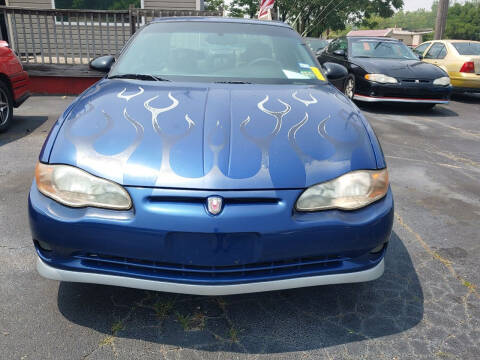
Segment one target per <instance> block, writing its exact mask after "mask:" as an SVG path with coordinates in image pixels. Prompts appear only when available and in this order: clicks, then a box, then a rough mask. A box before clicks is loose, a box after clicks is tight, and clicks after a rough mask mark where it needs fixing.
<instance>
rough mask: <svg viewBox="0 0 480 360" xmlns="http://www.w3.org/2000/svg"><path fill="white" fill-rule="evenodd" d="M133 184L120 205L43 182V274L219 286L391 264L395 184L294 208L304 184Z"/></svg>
mask: <svg viewBox="0 0 480 360" xmlns="http://www.w3.org/2000/svg"><path fill="white" fill-rule="evenodd" d="M127 189H128V191H129V193H130V195H131V197H132V200H133V202H134V204H136V207H135V209H133V210H131V211H126V212H116V211H108V210H102V209H93V208H86V209H72V208H68V207H65V206H62V205H60V204H58V203H56V202H55V201H53V200H51V199H49V198H47V197H45V196H43V195H42V194H40V193H39V192H38V190H37V188H36V185H35V183H34V184H33V186H32V188H31V192H30V197H29V213H30V225H31V229H32V235H33V239H34V242H35V245H36V249H37V254H38V256H39V258H40V259H41V260H39V263H38V269H39V272H40V274H42V275H43V276H45V277H47V278H52V279H56V280H65V281H80V282H93V283H100V284H110V285H119V286H127V287H135V288H142V289H152V290H160V291H167V292H180V293H189V294H203V295H219V294H233V293H241V292H256V291H268V290H278V289H285V288H290V287H302V286H313V285H322V284H332V283H345V282H358V281H368V280H373V279H375V278H377V277H379V276H380V275H381V273H382V272H383V262H382V260H383V256H384V253H385V250H386V243H387V242H388V239H389V237H390V233H391V229H392V223H393V197H392V194H391V192H390V191H389V192H388V194H387V196H386V197H385V198H383V199H381V200H379V201H378V202H376V203H374V204H372V205H370V206H368V207H366V208H364V209H360V210H356V211H351V212H345V211H336V210H332V211H324V212H319V213H295V212H294V211H293V210H292V209H293V204H294V203H295V201H296V199H297V198H298V196H299V194H300V193H301V190H280V191H225V192H215V194H212V193H211V192H209V191H187V190H160V189H146V188H131V187H130V188H127ZM210 195H220V196H222V197H223V198H224V199H225V207H224V209H223V211H222V212H221V213H220V214H219V215H217V216H211V215H208V214H207V212H206V211H205V206H204V199H205V198H206V197H207V196H210ZM179 199H182V200H179ZM198 199H201V200H200V201H197V200H198ZM241 199H248V200H249V201H245V202H243V203H242V201H241ZM252 199H255V201H252ZM257 200H258V201H257ZM266 200H268V201H266ZM47 247H48V249H47ZM374 249H375V250H374ZM372 250H374V252H373V253H372Z"/></svg>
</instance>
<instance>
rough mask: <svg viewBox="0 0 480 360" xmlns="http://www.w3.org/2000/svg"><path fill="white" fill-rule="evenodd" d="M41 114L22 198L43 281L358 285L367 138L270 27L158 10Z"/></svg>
mask: <svg viewBox="0 0 480 360" xmlns="http://www.w3.org/2000/svg"><path fill="white" fill-rule="evenodd" d="M91 66H92V67H93V68H95V69H97V70H102V71H105V72H108V75H107V76H106V77H105V78H103V79H102V80H101V81H99V82H98V83H97V84H95V85H94V86H92V87H91V88H89V89H88V90H86V91H85V92H84V93H83V94H82V95H80V96H79V97H78V98H77V99H76V100H75V101H74V102H73V103H72V104H71V105H70V106H69V107H68V108H67V109H66V111H65V112H64V114H63V115H62V116H61V117H60V118H59V119H58V121H57V122H56V124H55V125H54V127H53V128H52V130H51V132H50V134H49V136H48V138H47V140H46V141H45V144H44V146H43V149H42V151H41V154H40V158H39V162H38V165H37V167H36V173H35V180H34V181H33V184H32V187H31V190H30V195H29V217H30V226H31V231H32V237H33V241H34V245H35V249H36V252H37V255H38V261H37V269H38V271H39V273H40V274H41V275H42V276H44V277H46V278H49V279H54V280H61V281H71V282H84V283H97V284H106V285H116V286H125V287H132V288H139V289H148V290H157V291H165V292H174V293H186V294H199V295H226V294H238V293H248V292H259V291H271V290H279V289H287V288H296V287H306V286H316V285H325V284H339V283H353V282H363V281H369V280H374V279H376V278H378V277H380V276H381V275H382V273H383V271H384V255H385V251H386V248H387V244H388V240H389V238H390V233H391V230H392V222H393V197H392V192H391V190H390V186H389V181H388V173H387V168H386V163H385V159H384V156H383V153H382V150H381V147H380V144H379V142H378V140H377V138H376V136H375V134H374V132H373V130H372V128H371V127H370V125H369V123H368V122H367V121H366V119H365V118H364V116H363V115H362V114H361V112H360V111H359V110H358V108H357V107H356V106H355V105H354V104H353V103H352V102H351V101H350V100H349V99H347V98H346V97H345V96H344V95H343V94H342V93H340V92H339V91H338V90H337V89H336V88H335V87H334V86H332V85H331V84H330V83H329V82H328V79H330V80H332V79H335V78H338V77H341V76H345V69H344V68H343V67H341V66H340V65H336V64H328V63H326V64H324V66H323V67H320V65H319V63H318V62H317V60H316V59H315V56H314V55H313V54H312V52H311V51H310V50H309V49H308V47H307V46H306V45H305V43H304V42H303V40H302V39H301V37H300V36H299V35H298V34H297V33H296V32H295V31H294V30H293V29H292V28H290V27H289V26H288V25H285V24H283V23H277V22H261V21H256V20H245V19H228V18H167V19H158V20H155V21H153V22H152V23H150V24H148V25H146V26H145V27H143V28H142V29H141V30H140V31H138V32H137V33H136V34H135V36H133V37H132V39H130V41H129V42H128V44H127V45H126V46H125V48H124V49H123V51H122V53H121V54H120V56H119V57H118V59H115V58H113V57H111V56H104V57H100V58H97V59H95V60H93V61H92V63H91Z"/></svg>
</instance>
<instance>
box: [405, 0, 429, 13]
mask: <svg viewBox="0 0 480 360" xmlns="http://www.w3.org/2000/svg"><path fill="white" fill-rule="evenodd" d="M432 3H433V0H403V10H405V11H412V10H417V9H430V7H431V6H432Z"/></svg>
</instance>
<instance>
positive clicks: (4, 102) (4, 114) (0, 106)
mask: <svg viewBox="0 0 480 360" xmlns="http://www.w3.org/2000/svg"><path fill="white" fill-rule="evenodd" d="M9 116H10V106H9V104H8V96H7V94H6V92H5V90H4V89H2V88H0V126H2V125H4V124H5V123H6V122H7V121H8V119H9Z"/></svg>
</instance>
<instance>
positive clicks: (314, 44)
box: [305, 39, 328, 51]
mask: <svg viewBox="0 0 480 360" xmlns="http://www.w3.org/2000/svg"><path fill="white" fill-rule="evenodd" d="M305 41H306V43H307V45H308V46H309V47H310V49H312V51H318V50H322V49H323V48H324V47H325V46H327V45H328V41H327V40H322V39H305Z"/></svg>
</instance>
